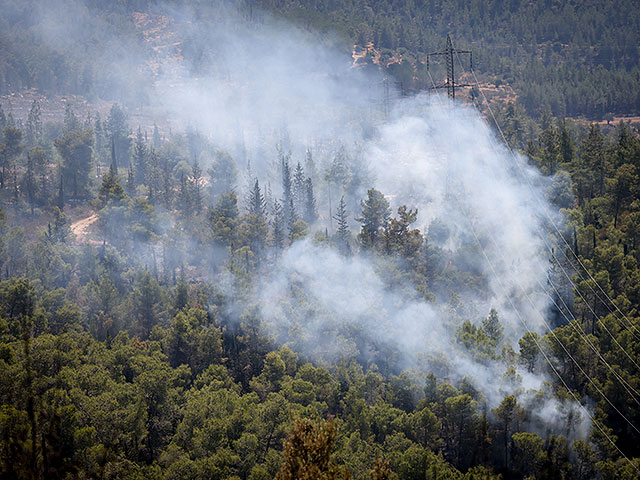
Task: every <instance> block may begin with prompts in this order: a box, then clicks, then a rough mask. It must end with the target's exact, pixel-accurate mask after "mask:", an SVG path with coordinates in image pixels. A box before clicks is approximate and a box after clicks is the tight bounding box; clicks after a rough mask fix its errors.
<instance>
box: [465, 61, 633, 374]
mask: <svg viewBox="0 0 640 480" xmlns="http://www.w3.org/2000/svg"><path fill="white" fill-rule="evenodd" d="M458 63H460V66H461V68H464V67H463V65H462V61H461V60H460V58H459V57H458ZM471 73H472V74H473V77H474V79H475V82H476V87H477V89H478V90H479V91H480V93H481V94H482V97H483V98H484V100H485V102H486V103H487V108H488V109H489V113H490V114H491V117H492V118H493V121H494V123H495V125H496V127H497V129H498V131H499V132H500V135H501V137H502V139H503V141H504V143H505V145H506V147H507V150H508V151H509V153H510V154H511V156H512V157H513V158H514V160H515V161H516V162H515V163H516V165H517V167H518V169H519V170H520V173H521V174H522V176H523V178H524V179H525V181H526V182H527V185H528V186H529V189H530V190H531V192H532V193H533V194H534V195H536V194H535V191H534V189H533V187H532V185H531V182H530V181H529V179H528V178H527V176H526V175H525V174H524V172H523V171H522V167H521V166H520V164H519V162H518V161H517V158H516V156H515V153H514V152H513V149H512V148H511V146H510V145H509V142H508V141H507V138H506V137H505V135H504V132H503V131H502V128H501V127H500V124H499V123H498V120H497V119H496V116H495V115H494V113H493V110H492V108H491V105H490V104H489V101H488V99H487V97H486V95H485V94H484V92H483V91H482V89H481V88H480V82H479V81H478V77H477V76H476V73H475V71H474V70H473V69H471ZM536 196H537V195H536ZM545 217H546V219H547V220H548V221H549V223H551V225H553V227H554V230H555V231H556V233H557V234H558V236H559V237H560V238H561V239H562V241H563V243H564V244H565V245H566V246H567V248H568V249H569V250H570V251H571V253H572V255H573V256H574V257H575V259H576V260H577V262H578V263H579V265H580V266H581V267H582V269H583V270H584V271H585V272H586V273H587V275H588V276H589V279H590V280H592V281H593V282H594V283H595V284H596V286H597V287H598V289H599V290H600V291H601V292H602V293H603V294H604V295H605V297H606V299H607V300H608V301H609V302H610V303H611V304H612V305H613V306H614V307H615V308H616V310H617V311H618V312H619V313H620V314H621V315H622V317H623V318H624V320H625V322H623V323H624V324H625V326H626V327H627V328H628V329H629V330H630V331H631V333H632V334H633V335H634V337H635V338H636V340H640V337H638V335H637V334H636V327H635V326H634V325H633V324H632V323H631V321H630V320H628V319H627V318H626V316H625V315H624V313H622V311H621V310H620V309H619V308H618V306H617V305H616V304H615V303H614V302H613V300H612V299H611V298H610V297H609V295H608V294H607V293H606V292H605V291H604V290H603V289H602V287H601V286H600V284H599V283H598V282H597V281H596V280H595V278H593V276H592V275H591V273H590V272H589V270H587V268H586V267H585V266H584V264H583V263H582V261H581V260H580V258H579V257H578V256H577V255H576V254H575V253H574V252H573V250H572V249H571V246H570V245H569V244H568V243H567V241H566V239H565V238H564V235H562V233H561V232H560V230H559V229H558V227H557V226H556V224H555V222H554V221H553V219H552V218H550V217H549V216H547V215H545ZM536 229H537V226H536ZM538 234H539V235H540V237H541V239H542V240H543V241H544V243H545V245H546V246H547V248H548V249H549V250H550V252H551V254H552V256H553V258H554V259H555V260H556V261H557V262H558V266H560V268H561V269H562V270H563V272H565V270H564V267H563V266H562V264H561V263H560V261H558V259H557V257H556V256H555V253H554V252H553V249H551V248H550V247H549V245H548V243H547V242H546V240H545V238H544V236H543V235H542V234H541V232H540V231H539V230H538ZM563 254H564V256H565V258H566V259H567V260H568V261H569V262H570V261H571V260H570V259H569V257H568V255H567V254H566V252H563ZM577 273H578V275H579V276H580V278H581V280H585V278H584V277H583V276H582V275H581V274H580V269H578V270H577ZM565 275H567V274H566V272H565ZM567 279H568V280H569V282H570V284H571V286H572V287H573V288H574V289H575V290H576V293H577V294H578V296H579V297H580V298H581V299H582V300H583V302H584V303H585V304H586V305H587V306H588V308H589V309H590V311H591V312H592V313H593V315H594V317H595V318H597V315H596V314H595V312H594V311H593V309H592V308H591V306H590V305H589V303H588V302H587V301H586V299H585V298H584V297H583V296H582V294H581V293H580V290H579V289H578V288H577V286H576V284H575V283H574V282H573V280H572V279H571V278H570V277H569V276H568V275H567ZM587 286H588V287H589V289H590V290H591V292H592V293H593V294H594V295H595V296H596V298H597V299H598V300H600V301H601V302H602V303H603V305H605V306H606V307H607V310H609V312H610V313H614V312H613V310H611V308H610V307H609V306H608V304H607V303H606V302H604V301H603V300H602V299H601V298H600V297H599V296H598V294H597V293H596V292H595V290H594V289H593V288H592V287H591V285H589V284H588V283H587ZM614 316H615V315H614ZM616 318H617V317H616ZM603 326H604V325H603ZM604 329H605V331H607V333H608V334H609V335H610V336H611V338H612V340H613V341H614V343H615V344H616V345H617V346H618V347H619V348H620V349H621V350H622V351H623V352H624V353H625V355H626V356H627V357H628V358H629V360H630V361H631V362H632V363H633V364H634V365H635V366H636V368H638V369H640V365H638V363H637V362H636V361H635V360H634V359H633V358H631V356H629V354H628V353H627V351H626V350H625V349H624V348H623V347H622V346H621V345H620V344H619V343H618V341H617V339H616V338H615V337H614V336H613V335H612V334H611V332H610V331H609V329H608V328H607V327H606V326H604Z"/></svg>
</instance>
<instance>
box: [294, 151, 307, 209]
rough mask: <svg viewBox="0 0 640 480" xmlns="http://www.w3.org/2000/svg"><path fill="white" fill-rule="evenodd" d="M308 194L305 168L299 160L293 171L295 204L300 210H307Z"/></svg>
mask: <svg viewBox="0 0 640 480" xmlns="http://www.w3.org/2000/svg"><path fill="white" fill-rule="evenodd" d="M306 196H307V188H306V180H305V176H304V170H303V169H302V165H300V162H298V163H297V164H296V168H295V171H294V172H293V204H294V206H295V208H296V210H297V211H298V212H304V211H305V202H306Z"/></svg>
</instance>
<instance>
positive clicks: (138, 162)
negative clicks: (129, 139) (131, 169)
mask: <svg viewBox="0 0 640 480" xmlns="http://www.w3.org/2000/svg"><path fill="white" fill-rule="evenodd" d="M133 163H134V166H135V185H136V186H137V185H140V184H141V183H144V179H145V178H146V177H147V164H148V151H147V145H146V144H145V141H144V137H143V136H142V130H141V129H140V127H138V133H137V134H136V142H135V144H134V146H133Z"/></svg>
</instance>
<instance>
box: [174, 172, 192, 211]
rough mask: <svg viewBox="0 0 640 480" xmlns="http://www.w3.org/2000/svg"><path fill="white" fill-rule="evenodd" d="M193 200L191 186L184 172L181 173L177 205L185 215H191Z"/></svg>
mask: <svg viewBox="0 0 640 480" xmlns="http://www.w3.org/2000/svg"><path fill="white" fill-rule="evenodd" d="M191 200H192V199H191V195H190V192H189V186H188V184H187V179H186V178H185V176H184V172H183V173H181V174H180V188H179V190H178V204H177V205H176V206H177V208H178V210H180V212H181V213H182V214H183V215H184V216H185V217H188V216H190V215H191V208H192V201H191Z"/></svg>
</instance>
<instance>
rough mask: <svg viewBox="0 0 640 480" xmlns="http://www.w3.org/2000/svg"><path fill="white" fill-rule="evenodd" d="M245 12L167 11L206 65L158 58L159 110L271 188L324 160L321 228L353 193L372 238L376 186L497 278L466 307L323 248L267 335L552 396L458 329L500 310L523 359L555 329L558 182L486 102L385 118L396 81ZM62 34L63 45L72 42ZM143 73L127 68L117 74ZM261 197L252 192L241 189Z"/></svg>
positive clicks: (318, 177)
mask: <svg viewBox="0 0 640 480" xmlns="http://www.w3.org/2000/svg"><path fill="white" fill-rule="evenodd" d="M234 12H236V10H234V9H233V8H232V9H227V10H225V12H224V13H221V14H220V16H218V17H213V18H212V17H207V18H202V17H200V16H198V12H197V10H196V11H189V10H187V9H179V10H178V9H176V8H173V7H158V13H159V14H166V15H168V16H169V17H170V18H172V19H173V22H174V28H175V30H176V36H177V37H178V38H181V39H182V41H183V43H182V44H181V47H180V48H182V49H186V48H187V47H188V48H189V49H190V51H198V52H199V55H198V58H199V62H198V64H197V65H196V64H194V63H192V62H191V61H190V60H189V59H186V60H185V57H184V56H183V55H182V54H181V53H184V52H182V51H180V50H179V52H178V53H180V54H178V55H174V56H173V57H170V58H162V59H160V58H159V57H158V55H160V54H158V53H157V52H156V53H153V54H152V55H151V57H150V58H151V60H155V61H160V60H162V62H161V63H162V68H161V69H159V71H158V72H157V75H156V76H155V81H154V84H153V85H149V86H148V87H147V88H146V89H145V90H144V95H145V98H146V101H148V102H149V103H150V105H151V108H153V110H154V111H155V112H157V113H158V115H159V116H161V117H162V118H168V119H170V123H171V124H170V126H171V127H172V128H173V129H174V131H176V130H180V129H186V128H197V129H198V130H199V131H200V132H201V133H202V134H203V135H204V136H206V137H207V138H208V140H209V141H210V142H211V143H212V144H213V145H216V146H217V147H218V148H219V149H221V150H226V151H228V152H229V153H231V155H232V156H233V157H234V159H235V161H236V163H237V165H238V168H239V169H240V170H242V171H244V173H245V176H249V177H251V178H255V177H258V178H259V179H260V181H261V183H262V184H263V185H269V186H270V189H271V190H272V195H273V196H274V197H276V198H279V196H280V195H281V192H280V188H279V185H280V183H279V178H280V177H279V176H280V171H279V160H278V155H277V151H276V146H278V148H279V149H280V151H281V152H285V154H289V153H290V154H291V157H290V158H291V159H292V162H294V163H295V162H297V161H300V162H301V163H303V164H305V163H304V162H305V158H306V157H307V156H308V155H309V153H310V154H312V155H313V158H314V161H315V163H314V165H315V167H316V170H317V171H316V173H315V178H314V181H315V184H316V188H317V190H318V191H319V193H320V195H319V205H318V207H319V212H320V219H319V221H318V225H315V226H314V227H315V229H317V230H321V231H324V229H325V228H326V229H328V230H329V229H331V226H332V223H331V222H332V220H331V214H332V213H334V212H335V205H336V203H337V201H338V200H339V198H340V196H341V195H343V194H344V195H345V197H346V198H347V201H348V209H349V215H350V217H351V219H352V227H353V228H354V229H355V228H357V224H356V223H355V222H353V219H354V217H357V216H358V215H359V214H360V211H359V200H360V199H362V198H364V196H365V195H366V190H367V189H368V188H371V187H375V188H377V189H378V190H380V191H382V192H383V193H384V194H385V195H387V198H388V199H389V200H390V202H391V205H392V207H398V206H400V205H407V206H408V207H409V208H417V209H418V213H419V215H418V224H419V225H418V227H419V228H420V229H421V230H422V231H423V232H424V233H425V234H426V233H427V232H429V231H430V227H433V231H435V227H434V226H435V225H437V226H438V234H437V235H436V234H432V235H429V236H428V238H427V241H428V242H430V243H431V244H432V245H434V246H437V247H439V248H441V249H443V251H444V252H449V253H450V261H451V263H452V267H455V268H458V269H460V270H463V271H472V272H475V273H477V274H480V276H481V277H482V278H483V279H485V283H484V284H483V285H479V286H477V288H475V289H473V288H470V289H468V290H467V291H465V292H457V293H458V294H459V296H460V299H459V304H461V305H463V306H464V313H460V312H459V311H458V312H456V311H455V308H454V307H452V306H451V304H450V303H447V301H446V295H447V294H448V293H451V292H435V293H436V300H437V301H427V300H425V299H424V297H423V296H420V295H418V294H417V293H416V292H415V289H414V288H413V287H412V286H410V285H409V284H408V283H405V282H403V281H398V280H390V279H389V278H388V276H387V275H385V274H384V273H381V272H382V271H383V270H384V265H381V261H380V260H376V259H374V258H370V257H368V256H366V255H356V256H352V257H345V256H343V255H341V254H339V253H338V252H337V251H336V250H335V249H333V248H331V247H329V246H327V245H325V244H319V243H317V242H315V241H314V240H312V239H310V238H307V239H305V240H301V241H297V242H295V243H294V244H293V245H292V246H291V247H290V248H288V249H287V250H286V251H285V252H284V253H283V255H282V256H281V257H280V259H279V260H278V261H277V263H276V265H275V267H272V266H270V267H269V271H268V272H264V273H263V274H262V275H263V278H261V279H260V280H259V281H257V282H256V285H255V289H254V295H253V298H252V301H253V302H254V303H255V304H256V305H257V306H258V308H259V311H260V312H261V314H262V317H263V320H264V328H265V332H266V333H268V334H269V335H271V336H272V337H273V338H274V339H276V340H277V341H278V342H282V343H289V344H292V345H294V346H295V348H297V349H299V350H302V351H303V353H305V354H306V355H307V356H308V357H310V358H312V359H314V360H316V361H319V362H323V361H336V360H340V359H349V358H354V357H356V358H358V359H360V360H362V361H363V362H370V361H372V359H373V358H375V359H376V361H377V362H378V363H380V362H381V361H384V362H385V363H386V364H387V365H384V367H385V368H386V369H388V370H390V371H398V370H400V369H405V368H409V369H418V370H419V371H422V372H424V373H426V372H429V371H436V372H438V373H439V374H441V375H443V376H445V377H446V378H449V379H451V380H452V381H459V380H461V379H463V378H465V377H466V378H468V379H469V381H471V382H472V383H473V384H474V385H475V387H476V388H477V389H479V390H481V391H482V393H483V394H484V395H485V397H486V398H487V400H488V402H489V404H490V406H492V407H493V406H496V405H497V404H498V403H499V402H500V400H501V399H502V397H503V396H504V395H506V394H510V393H517V394H519V397H520V400H521V401H523V402H526V401H527V400H528V399H533V398H534V393H532V392H533V391H535V390H545V386H544V385H545V382H546V381H548V380H549V379H547V378H545V377H544V376H541V375H534V374H530V373H527V372H526V371H525V370H524V369H521V368H518V369H517V375H515V376H514V375H511V376H509V375H507V376H504V373H505V371H506V370H507V368H508V365H507V364H506V363H501V362H499V361H493V360H490V361H482V360H481V359H480V360H479V359H477V358H475V357H474V356H473V355H472V354H470V353H469V352H467V351H466V350H465V349H464V348H463V347H461V345H459V343H458V342H457V340H456V335H455V333H456V330H457V328H458V327H459V326H460V323H461V321H462V319H468V320H471V321H472V322H474V323H476V324H478V323H479V321H480V319H481V318H483V317H486V316H487V314H488V313H489V310H490V309H491V308H495V309H496V310H497V311H498V313H499V316H500V320H501V322H502V324H503V326H504V329H505V331H504V333H505V339H504V346H505V348H509V347H512V348H514V349H515V350H517V342H518V339H519V338H521V337H522V335H523V334H524V333H526V332H527V331H529V330H531V331H535V332H538V333H540V334H544V333H546V329H545V325H544V322H543V318H544V317H545V315H547V313H548V310H549V307H550V298H549V296H548V295H547V293H549V292H547V291H546V290H547V288H548V278H547V275H548V270H549V266H550V264H549V254H548V252H547V251H546V248H545V243H544V241H543V240H542V238H541V235H546V232H547V230H548V229H547V228H546V224H545V222H546V221H548V220H545V219H548V218H554V221H558V217H559V215H558V212H557V211H555V209H554V208H553V207H552V206H551V205H550V204H549V203H548V202H546V201H545V200H544V198H545V195H544V192H545V189H546V188H547V187H548V181H547V180H546V179H544V178H542V177H541V176H540V175H539V174H538V173H537V172H536V171H534V170H533V169H532V168H530V167H529V166H528V165H527V163H526V161H525V160H524V159H523V158H520V157H518V156H516V157H514V156H512V155H511V154H509V152H508V151H507V150H506V149H505V148H503V147H501V146H499V145H498V143H499V142H497V141H496V138H495V137H494V135H493V133H492V131H491V130H490V128H489V127H488V126H487V123H486V122H485V121H484V120H483V119H482V118H481V117H480V116H479V114H478V113H477V112H476V110H475V109H473V108H472V107H464V106H461V105H456V106H454V105H450V104H448V103H446V102H443V101H441V100H440V99H439V97H437V96H433V95H418V96H415V97H411V98H398V95H397V94H394V93H393V92H392V93H391V96H390V97H391V103H392V108H391V113H390V115H389V118H388V119H385V115H383V110H384V109H383V103H384V102H385V99H384V98H383V90H384V89H383V88H382V84H383V77H382V75H381V74H380V73H378V72H377V71H374V70H367V71H363V70H358V69H354V68H353V67H352V61H351V58H350V57H349V55H348V53H346V52H343V51H340V50H338V49H335V48H332V47H331V46H327V43H328V41H327V40H326V39H324V40H322V41H320V40H319V39H318V38H315V37H314V36H313V35H312V34H309V33H304V32H301V31H299V30H297V29H296V28H294V27H292V26H290V25H286V24H283V23H281V22H278V21H276V20H273V19H270V18H269V17H268V16H267V15H265V14H260V21H258V22H255V21H247V20H246V19H245V18H241V16H239V15H237V14H236V13H234ZM236 15H237V16H236ZM234 16H236V17H235V18H234ZM48 33H49V37H50V38H48V39H49V40H51V41H53V40H55V38H57V37H56V36H54V35H52V34H51V32H48ZM80 33H81V38H78V39H77V41H83V40H85V39H84V38H82V35H86V32H84V31H81V32H80ZM68 40H69V39H68V38H66V39H65V41H68ZM336 43H337V42H336ZM133 50H134V51H136V52H138V51H137V50H135V49H133ZM138 53H139V52H138ZM138 53H136V56H137V55H138ZM153 55H155V57H154V56H153ZM190 58H193V57H190ZM130 65H131V59H130V58H125V59H123V61H122V62H121V63H120V64H119V65H118V68H116V69H115V71H119V69H120V68H122V69H124V70H125V71H126V68H130ZM134 76H135V75H132V77H134ZM392 90H393V89H392ZM337 155H342V156H344V158H345V159H347V161H346V164H347V165H348V167H349V168H350V172H349V176H350V177H349V178H350V182H349V183H348V185H346V184H343V185H337V184H334V185H332V184H330V183H327V182H325V181H324V179H323V172H325V171H326V170H327V169H328V168H329V166H330V164H331V162H332V161H333V159H335V157H336V156H337ZM212 160H213V159H212V158H206V156H203V157H202V158H201V159H200V161H201V162H207V161H212ZM204 167H205V168H206V167H207V165H204ZM310 174H311V172H310ZM356 180H357V181H356ZM245 188H246V185H244V184H242V182H238V184H237V185H236V190H237V191H238V192H239V193H240V194H241V193H242V191H243V189H245ZM331 202H333V203H332V205H333V206H332V207H331ZM330 208H333V210H330ZM329 231H330V230H329ZM432 233H433V232H432ZM483 252H484V253H483ZM485 255H486V256H485ZM229 295H230V296H232V295H233V292H232V291H230V292H229ZM380 366H382V365H380ZM536 398H537V400H538V401H541V400H540V399H541V398H547V399H549V398H550V395H547V394H544V395H542V397H540V396H538V397H536ZM571 409H573V406H571V405H561V404H560V403H559V402H557V401H555V400H547V401H546V402H545V403H544V408H539V409H538V410H537V411H538V412H541V413H540V415H544V417H546V418H547V419H552V422H553V423H556V424H557V423H558V422H557V421H556V417H557V416H560V417H559V418H566V411H569V410H571ZM550 412H553V414H551V413H550ZM540 422H541V424H544V423H545V422H544V421H543V420H540ZM546 425H547V427H548V426H549V425H551V424H550V423H547V424H546ZM541 428H546V427H541Z"/></svg>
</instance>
